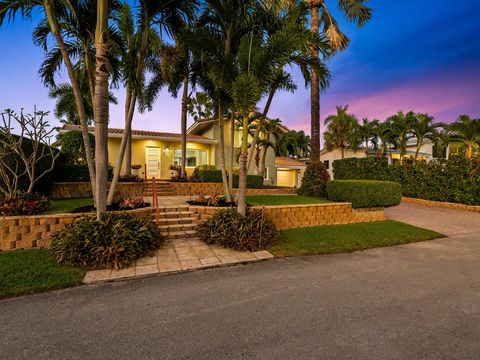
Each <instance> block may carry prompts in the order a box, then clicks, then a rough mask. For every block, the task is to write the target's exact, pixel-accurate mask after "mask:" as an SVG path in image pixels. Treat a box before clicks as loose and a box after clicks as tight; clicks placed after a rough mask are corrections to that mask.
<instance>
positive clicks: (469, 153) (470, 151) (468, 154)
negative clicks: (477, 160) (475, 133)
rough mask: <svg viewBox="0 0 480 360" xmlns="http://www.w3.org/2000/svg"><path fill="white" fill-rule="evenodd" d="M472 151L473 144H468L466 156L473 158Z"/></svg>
mask: <svg viewBox="0 0 480 360" xmlns="http://www.w3.org/2000/svg"><path fill="white" fill-rule="evenodd" d="M472 153H473V147H472V145H471V144H467V149H466V152H465V156H466V157H467V159H471V158H472Z"/></svg>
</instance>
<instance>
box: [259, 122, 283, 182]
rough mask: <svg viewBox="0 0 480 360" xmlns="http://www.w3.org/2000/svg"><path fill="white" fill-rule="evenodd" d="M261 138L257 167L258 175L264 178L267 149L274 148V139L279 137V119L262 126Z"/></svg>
mask: <svg viewBox="0 0 480 360" xmlns="http://www.w3.org/2000/svg"><path fill="white" fill-rule="evenodd" d="M261 132H262V137H261V139H259V141H258V144H259V152H258V153H259V156H260V159H259V166H258V175H261V176H264V174H265V165H266V160H267V152H268V149H270V148H271V149H274V148H275V142H274V139H277V138H278V136H279V135H280V133H281V131H280V119H274V120H270V121H267V122H266V123H264V124H263V128H262V129H261Z"/></svg>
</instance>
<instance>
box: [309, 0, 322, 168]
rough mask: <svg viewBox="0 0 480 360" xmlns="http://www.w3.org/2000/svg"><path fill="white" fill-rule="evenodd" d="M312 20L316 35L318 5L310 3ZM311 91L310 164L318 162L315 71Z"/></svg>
mask: <svg viewBox="0 0 480 360" xmlns="http://www.w3.org/2000/svg"><path fill="white" fill-rule="evenodd" d="M311 9H312V15H311V16H312V19H311V31H312V33H314V34H315V35H316V34H318V30H319V21H318V3H317V2H311ZM311 55H312V57H313V58H315V59H317V58H318V50H316V49H312V50H311ZM310 86H311V89H310V102H311V109H310V116H311V134H310V136H311V143H310V144H311V145H310V147H311V151H310V160H311V161H312V162H319V161H320V82H319V79H318V75H317V74H316V73H315V71H313V70H312V71H311V84H310Z"/></svg>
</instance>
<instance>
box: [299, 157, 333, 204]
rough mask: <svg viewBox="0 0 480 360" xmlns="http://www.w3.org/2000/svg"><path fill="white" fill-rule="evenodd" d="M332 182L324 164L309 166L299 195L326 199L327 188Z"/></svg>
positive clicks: (311, 164)
mask: <svg viewBox="0 0 480 360" xmlns="http://www.w3.org/2000/svg"><path fill="white" fill-rule="evenodd" d="M329 180H330V174H329V173H328V170H327V168H326V167H325V165H324V164H323V163H317V162H313V163H310V164H308V166H307V169H306V170H305V174H304V175H303V178H302V184H301V185H300V188H299V189H298V195H300V196H311V197H322V198H324V197H325V186H326V184H327V183H328V181H329Z"/></svg>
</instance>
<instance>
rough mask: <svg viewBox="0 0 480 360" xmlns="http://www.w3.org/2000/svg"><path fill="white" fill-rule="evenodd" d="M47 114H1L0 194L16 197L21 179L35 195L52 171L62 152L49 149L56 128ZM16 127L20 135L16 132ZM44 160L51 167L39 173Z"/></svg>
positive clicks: (40, 112) (28, 190)
mask: <svg viewBox="0 0 480 360" xmlns="http://www.w3.org/2000/svg"><path fill="white" fill-rule="evenodd" d="M47 115H48V113H46V112H43V111H36V110H35V112H34V113H33V114H24V113H23V110H22V111H21V112H20V115H18V114H17V113H15V112H14V111H13V110H10V109H7V110H5V111H3V112H2V113H1V114H0V116H1V118H2V122H1V123H0V191H1V192H2V193H4V195H7V196H9V197H11V196H13V194H14V193H15V192H16V191H17V190H18V189H19V184H20V181H21V180H22V179H26V180H27V185H26V189H27V193H32V192H33V189H34V187H35V184H36V183H37V182H38V181H39V180H40V179H41V178H42V177H44V176H45V175H47V174H48V173H49V172H50V171H52V170H53V168H54V166H55V160H56V159H57V158H58V156H59V155H60V152H59V151H58V150H56V149H54V148H52V147H51V146H50V140H51V137H52V132H53V131H54V129H53V128H50V125H49V123H48V121H47V120H46V118H45V117H46V116H47ZM12 119H13V122H14V123H15V124H12ZM14 127H15V128H17V129H19V130H20V134H19V135H16V134H14V133H13V130H14ZM44 161H46V162H47V163H48V166H47V167H46V169H40V171H39V167H38V164H39V163H41V162H44Z"/></svg>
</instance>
